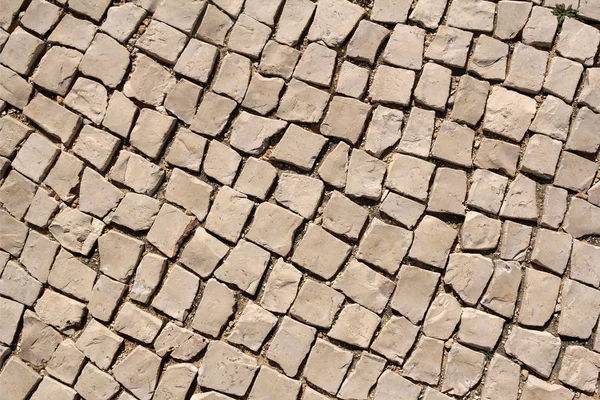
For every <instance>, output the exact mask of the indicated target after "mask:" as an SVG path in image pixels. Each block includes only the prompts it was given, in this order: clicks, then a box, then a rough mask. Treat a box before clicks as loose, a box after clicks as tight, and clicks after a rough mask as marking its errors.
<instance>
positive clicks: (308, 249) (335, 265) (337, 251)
mask: <svg viewBox="0 0 600 400" xmlns="http://www.w3.org/2000/svg"><path fill="white" fill-rule="evenodd" d="M321 246H327V248H328V249H329V251H328V252H327V253H319V252H317V251H315V250H316V249H318V248H320V247H321ZM350 250H351V247H350V246H349V245H348V244H346V243H345V242H343V241H341V240H340V239H338V238H336V237H335V236H333V235H331V234H330V233H328V232H327V231H325V230H324V229H323V228H321V227H320V226H319V225H315V224H310V225H309V226H308V229H307V230H306V232H305V233H304V236H303V237H302V239H301V240H300V243H299V244H298V246H297V247H296V249H295V250H294V253H293V255H292V261H293V262H294V263H296V264H298V265H300V266H301V267H303V268H306V269H308V270H309V271H311V272H313V273H315V274H317V275H319V276H321V277H322V278H325V279H330V278H331V277H333V276H334V275H335V274H336V273H337V271H339V270H340V268H341V267H342V265H343V264H344V262H345V261H346V259H347V258H348V255H349V254H350Z"/></svg>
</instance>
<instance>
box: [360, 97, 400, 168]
mask: <svg viewBox="0 0 600 400" xmlns="http://www.w3.org/2000/svg"><path fill="white" fill-rule="evenodd" d="M403 118H404V114H403V113H402V112H400V111H398V110H394V109H392V108H387V107H383V106H378V107H376V108H375V110H374V111H373V116H372V117H371V122H370V123H369V127H368V129H367V131H366V141H365V150H366V151H367V152H369V153H370V154H372V155H374V156H375V157H382V155H383V153H385V152H387V151H388V150H389V149H390V148H393V147H394V146H395V145H396V144H397V143H398V141H399V140H400V137H401V136H402V134H401V129H402V120H403Z"/></svg>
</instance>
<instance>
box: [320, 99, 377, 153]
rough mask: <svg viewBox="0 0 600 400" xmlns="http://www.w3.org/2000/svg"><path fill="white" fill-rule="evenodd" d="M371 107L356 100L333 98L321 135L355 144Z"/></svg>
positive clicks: (322, 125) (321, 127)
mask: <svg viewBox="0 0 600 400" xmlns="http://www.w3.org/2000/svg"><path fill="white" fill-rule="evenodd" d="M370 111H371V107H370V106H369V105H368V104H365V103H363V102H361V101H359V100H357V99H349V98H347V97H341V96H334V97H333V100H332V101H331V103H330V104H329V109H328V110H327V113H326V114H325V118H324V119H323V122H321V126H320V127H319V131H320V133H321V134H322V135H325V136H328V137H333V138H339V139H342V140H345V141H347V142H350V143H351V144H353V145H354V144H356V142H357V141H358V140H359V139H360V137H361V134H362V132H363V130H364V127H365V123H366V120H367V118H368V116H369V114H370Z"/></svg>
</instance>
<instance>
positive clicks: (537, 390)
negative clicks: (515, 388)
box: [521, 376, 574, 400]
mask: <svg viewBox="0 0 600 400" xmlns="http://www.w3.org/2000/svg"><path fill="white" fill-rule="evenodd" d="M540 396H541V397H543V398H546V399H549V400H572V399H573V397H574V393H573V392H571V391H570V390H569V389H567V388H565V387H563V386H561V385H557V384H551V383H547V382H544V381H543V380H541V379H538V378H536V377H535V376H529V378H528V379H527V381H526V382H525V386H524V387H523V393H522V396H521V398H522V399H523V400H533V399H535V398H536V397H538V398H539V397H540Z"/></svg>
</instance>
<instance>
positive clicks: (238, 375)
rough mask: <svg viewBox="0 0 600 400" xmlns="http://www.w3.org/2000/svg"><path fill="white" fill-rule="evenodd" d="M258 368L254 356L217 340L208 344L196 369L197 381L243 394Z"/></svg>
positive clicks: (225, 390)
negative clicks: (202, 361) (202, 360)
mask: <svg viewBox="0 0 600 400" xmlns="http://www.w3.org/2000/svg"><path fill="white" fill-rule="evenodd" d="M257 370H258V365H257V363H256V361H255V360H254V358H252V357H250V356H248V355H246V354H244V353H242V352H241V351H240V350H238V349H236V348H235V347H232V346H230V345H228V344H225V343H223V342H219V341H213V342H211V343H210V344H209V345H208V349H207V350H206V354H205V355H204V363H202V364H201V365H200V368H199V369H198V383H199V384H200V385H201V386H204V387H208V388H210V389H215V390H218V391H220V392H224V393H228V394H232V395H236V396H243V395H244V394H246V392H247V391H248V389H249V387H250V385H251V383H252V379H253V378H254V375H255V374H256V371H257Z"/></svg>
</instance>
